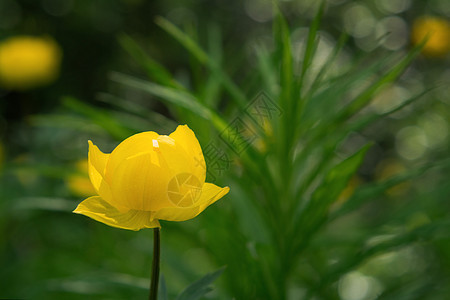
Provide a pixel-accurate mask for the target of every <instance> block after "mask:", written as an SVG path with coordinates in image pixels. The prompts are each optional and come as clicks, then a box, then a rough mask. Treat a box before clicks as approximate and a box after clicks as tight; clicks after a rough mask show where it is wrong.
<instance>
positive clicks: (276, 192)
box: [0, 1, 450, 300]
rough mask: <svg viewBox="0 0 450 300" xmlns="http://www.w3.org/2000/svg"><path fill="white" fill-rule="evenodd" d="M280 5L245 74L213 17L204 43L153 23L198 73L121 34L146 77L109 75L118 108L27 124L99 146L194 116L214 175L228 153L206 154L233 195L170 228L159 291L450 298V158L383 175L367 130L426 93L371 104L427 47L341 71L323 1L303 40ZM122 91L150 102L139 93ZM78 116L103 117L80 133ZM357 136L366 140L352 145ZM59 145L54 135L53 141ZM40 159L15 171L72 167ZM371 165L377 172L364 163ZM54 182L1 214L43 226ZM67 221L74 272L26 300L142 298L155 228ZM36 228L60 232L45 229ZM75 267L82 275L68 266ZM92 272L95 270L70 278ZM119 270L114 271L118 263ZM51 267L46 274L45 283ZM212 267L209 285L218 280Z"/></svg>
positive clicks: (52, 204)
mask: <svg viewBox="0 0 450 300" xmlns="http://www.w3.org/2000/svg"><path fill="white" fill-rule="evenodd" d="M274 10H275V16H274V21H273V29H272V30H273V40H271V41H270V43H268V45H269V46H267V45H262V44H258V46H255V51H254V52H252V54H254V57H252V59H253V62H254V65H253V67H252V68H251V69H250V70H249V68H250V67H249V66H248V65H247V64H246V65H244V66H242V67H241V68H240V69H238V70H233V68H232V67H230V64H229V62H228V60H230V61H231V60H232V59H231V58H229V57H227V56H226V53H222V52H223V47H222V44H223V41H222V40H221V34H220V31H219V29H218V28H217V27H215V26H211V27H209V28H208V29H207V31H208V33H207V36H208V37H209V39H208V43H207V45H208V46H207V47H203V46H202V45H203V43H201V42H200V41H199V40H198V38H197V36H196V35H195V34H194V35H190V34H188V33H186V32H185V31H183V30H182V29H181V28H180V27H179V26H177V25H175V24H173V23H172V22H170V21H169V20H168V19H165V18H162V17H159V18H157V19H156V23H157V24H158V25H159V26H160V27H161V29H163V30H164V31H165V32H166V33H167V34H168V35H170V36H172V37H173V38H174V39H175V40H176V41H177V42H178V43H179V44H180V45H181V46H182V47H183V48H184V49H185V50H186V53H187V54H188V55H189V56H190V59H191V61H190V63H191V65H190V67H191V68H190V70H191V71H190V73H189V80H185V79H183V78H181V79H180V77H177V76H175V75H173V74H174V72H173V71H172V70H171V69H170V68H166V67H165V66H164V65H163V64H160V63H159V62H158V60H157V59H156V58H154V57H152V56H151V53H149V52H148V51H146V50H144V49H143V47H142V46H141V45H140V44H139V43H137V42H136V41H135V40H134V39H133V38H132V37H131V36H129V35H126V34H121V35H119V38H118V39H119V43H120V44H121V46H122V47H123V48H124V50H125V51H126V52H127V53H128V55H129V56H130V58H131V59H133V60H134V61H135V63H137V64H138V65H139V66H140V67H141V69H142V71H143V74H145V76H147V77H146V78H145V79H143V78H140V77H139V76H138V75H133V76H132V75H126V74H123V73H118V72H114V73H112V74H111V76H110V78H111V79H112V81H113V83H114V87H115V91H114V92H113V93H112V94H101V95H100V99H101V100H102V101H103V104H104V103H106V104H108V105H109V106H107V107H103V108H99V107H96V106H94V105H90V104H86V103H84V102H82V101H80V100H77V99H75V98H73V97H67V98H64V99H63V109H62V110H61V111H59V112H57V113H55V114H52V115H40V116H34V117H33V118H31V121H32V123H33V124H34V125H35V126H36V127H37V128H39V129H40V130H42V132H43V133H42V134H43V135H44V138H43V139H46V140H51V139H50V138H49V137H48V136H47V135H45V134H50V133H47V131H46V130H48V129H49V128H53V129H54V128H57V129H58V130H61V132H65V134H66V135H67V132H69V133H73V132H74V131H78V134H79V136H81V137H83V138H84V137H86V139H85V140H87V139H88V138H89V139H94V137H98V138H99V139H103V141H104V144H106V145H109V144H111V143H112V141H111V139H112V140H115V141H118V140H121V139H123V138H125V137H127V136H129V135H131V134H132V133H134V132H137V131H143V130H155V131H158V132H160V131H161V130H163V131H166V132H169V131H170V129H173V128H174V127H175V124H176V123H186V124H188V125H189V126H190V127H191V128H192V129H193V130H194V132H195V133H196V135H197V137H198V138H199V140H200V141H201V144H202V147H203V149H204V151H205V149H206V148H207V146H211V145H212V146H214V147H216V148H218V149H219V150H220V152H221V153H220V155H222V156H221V157H222V158H223V161H222V163H227V164H226V165H227V166H228V167H227V169H226V170H219V171H218V170H217V169H215V166H216V164H217V163H220V161H217V160H213V159H212V158H211V157H208V155H210V154H207V153H206V151H205V157H206V162H207V164H208V170H209V171H210V173H208V180H209V181H216V182H217V183H218V184H223V185H228V186H230V188H231V191H230V194H229V195H228V196H227V197H226V198H225V199H223V200H221V201H219V202H218V203H217V204H216V205H214V206H213V207H211V208H209V209H208V210H206V211H205V212H204V213H203V214H202V215H200V216H199V217H198V218H197V219H196V220H192V221H189V222H184V223H180V224H172V223H169V222H167V223H163V224H162V226H163V228H164V230H163V237H162V245H163V249H162V272H163V273H164V274H165V277H164V278H166V281H165V280H163V281H162V286H161V294H160V298H161V300H166V299H172V298H173V299H178V300H182V299H183V300H184V299H205V298H211V297H214V298H217V299H230V298H233V299H274V300H277V299H279V300H284V299H341V298H344V299H348V297H347V298H345V297H344V296H342V295H345V294H346V293H350V292H352V291H353V292H355V291H356V292H358V291H359V292H360V293H362V292H364V291H361V289H358V281H357V280H362V281H363V282H364V284H366V285H367V288H366V290H365V293H366V294H365V295H363V296H361V297H360V298H359V299H375V298H377V297H378V298H379V299H424V298H426V299H445V297H446V295H448V293H449V292H450V291H449V288H448V287H449V286H450V272H449V270H450V257H449V255H448V249H449V247H450V241H449V237H448V234H446V233H448V230H449V229H450V222H449V220H450V215H449V211H450V210H449V209H448V208H449V207H448V203H447V202H448V201H447V200H448V196H449V192H450V190H449V187H448V184H447V181H448V172H449V167H450V162H449V160H448V153H447V152H445V151H441V152H437V153H436V154H435V155H436V159H433V160H432V161H426V160H424V161H423V162H421V163H418V164H417V165H413V166H411V167H410V168H408V169H407V170H404V171H403V172H401V173H397V174H395V175H392V176H388V177H387V178H386V177H385V178H377V176H376V175H375V173H376V172H375V170H374V169H375V167H374V161H376V160H377V159H380V158H379V157H376V154H375V152H376V151H377V150H376V149H373V148H377V147H378V148H379V147H380V146H379V145H377V141H373V140H374V139H376V134H373V133H371V132H370V129H371V128H377V126H379V124H380V122H387V121H386V118H388V117H390V116H392V115H395V114H396V113H398V112H405V108H410V107H413V108H414V105H418V103H420V101H421V99H423V98H424V97H425V96H426V95H428V94H427V93H430V90H426V91H424V92H418V93H417V94H414V95H411V96H409V97H407V99H406V100H404V101H403V102H401V103H399V104H398V105H394V106H391V107H390V108H389V109H388V110H386V111H383V112H381V113H380V112H376V111H374V110H373V109H371V105H372V104H371V101H373V100H374V98H376V97H377V96H379V95H380V93H381V92H382V91H383V89H384V88H386V87H388V86H389V85H391V84H393V83H395V82H396V80H398V79H399V78H400V77H401V76H402V74H403V73H404V72H405V70H406V69H407V68H408V66H409V65H410V64H411V62H412V61H413V60H414V59H415V58H416V57H417V55H418V54H419V52H420V49H421V46H419V47H416V48H414V49H412V50H411V51H410V52H408V53H406V54H405V53H397V52H396V53H393V54H390V55H385V56H383V57H378V56H377V57H374V56H373V55H375V54H369V55H368V57H365V58H364V59H363V60H356V59H353V58H352V61H351V63H354V65H352V66H350V65H349V63H348V62H345V65H342V64H343V63H342V61H341V59H340V58H341V54H342V52H343V51H344V49H345V47H346V41H347V36H346V35H345V34H343V35H342V36H341V38H340V40H339V41H337V42H336V43H335V45H334V47H333V49H332V50H331V52H330V53H329V55H328V57H326V59H325V60H324V63H323V64H322V65H320V64H319V62H318V60H319V54H318V48H319V43H320V39H321V34H320V28H321V21H322V18H323V14H324V10H325V1H322V2H321V4H320V5H319V7H318V10H317V13H316V15H315V17H314V18H313V20H312V23H311V25H310V26H309V28H308V34H307V35H306V36H305V39H304V42H303V44H302V46H301V47H300V48H299V46H298V45H297V44H295V43H294V42H293V41H292V32H291V26H289V25H288V20H286V19H285V17H284V16H283V14H282V13H281V12H280V9H279V8H278V7H275V8H274ZM299 53H300V55H299ZM244 69H245V70H244ZM235 78H238V79H235ZM235 80H236V81H235ZM237 80H239V81H237ZM236 82H239V83H236ZM260 92H262V93H260ZM128 95H133V96H136V97H137V98H139V99H145V101H143V102H139V101H131V100H130V99H127V97H128ZM255 95H258V96H257V97H255ZM260 97H262V98H260ZM261 99H262V100H261ZM157 101H161V102H162V103H164V104H165V105H166V106H167V108H168V109H169V112H168V113H167V115H170V117H173V118H174V119H176V120H177V121H176V122H174V121H172V120H171V119H170V118H169V117H167V116H164V115H163V114H159V113H157V112H155V111H154V109H153V106H152V105H154V104H155V103H156V102H157ZM258 101H262V102H258ZM263 104H265V105H268V106H266V107H265V108H263ZM264 109H265V110H264ZM411 111H412V112H414V109H411ZM255 112H256V113H255ZM257 113H262V115H260V114H257ZM261 116H263V117H264V118H260V117H261ZM83 123H89V124H90V125H92V124H95V125H96V126H88V127H81V126H80V124H83ZM237 124H240V126H241V127H236V125H237ZM375 130H376V129H375ZM354 135H357V136H358V137H359V139H357V140H356V142H355V141H354V140H353V139H352V136H354ZM93 136H94V137H93ZM54 139H56V142H57V144H58V145H59V144H60V142H61V140H59V137H58V136H56V137H54ZM108 143H109V144H108ZM372 151H373V152H372ZM45 163H46V162H45V161H44V162H39V163H36V161H33V160H32V161H31V162H27V163H22V164H19V166H17V165H12V166H10V169H8V172H11V174H12V173H14V172H17V171H20V170H22V171H24V170H25V171H26V172H29V173H32V174H34V175H36V173H37V174H40V175H46V176H48V177H58V175H59V176H60V177H68V176H69V173H70V172H67V170H66V171H61V169H64V163H61V166H55V165H52V166H51V167H48V165H47V168H46V167H45ZM48 164H49V165H50V164H51V163H48ZM30 166H31V167H30ZM362 168H363V169H364V168H365V169H367V168H369V169H370V171H369V172H365V173H364V172H363V171H361V169H362ZM32 170H34V172H33V171H32ZM66 173H67V174H66ZM28 175H29V174H28ZM14 178H15V177H14V176H11V177H10V178H9V179H8V180H9V181H12V184H13V185H14V186H15V187H17V189H18V188H19V187H21V186H22V185H21V183H20V179H14ZM355 178H360V179H361V178H362V179H361V180H360V181H362V183H359V184H357V185H356V186H355V184H354V183H353V180H354V179H355ZM62 181H63V179H61V178H60V181H59V182H58V184H59V185H61V184H62ZM36 185H39V184H38V183H36ZM53 189H54V190H56V192H55V193H53V194H52V195H51V196H52V197H37V196H35V195H33V194H31V195H25V196H24V195H21V196H22V197H19V201H17V202H15V203H10V202H8V204H2V205H5V207H7V208H8V209H7V210H6V209H5V210H3V211H8V212H13V213H14V214H17V215H18V216H19V217H22V218H25V219H26V217H24V216H23V215H24V214H26V213H25V212H31V213H33V214H34V213H35V214H36V215H37V216H35V217H34V218H35V219H33V220H37V221H42V220H45V219H47V218H51V217H52V215H51V214H53V213H56V212H60V213H61V212H69V211H70V210H71V209H70V208H69V207H70V203H71V202H70V200H65V199H64V197H68V196H67V194H62V195H59V194H58V191H59V190H58V189H57V188H56V187H53ZM349 189H350V190H351V191H350V192H349V191H348V190H349ZM396 189H397V190H396ZM399 190H400V191H401V192H398V191H399ZM32 191H33V193H35V192H36V190H32ZM0 193H1V192H0ZM3 193H5V192H3ZM30 193H31V192H30ZM8 196H10V195H8ZM13 198H14V197H12V198H11V199H13ZM73 206H75V202H73ZM3 214H6V213H3ZM58 224H59V223H58ZM61 224H63V225H62V228H63V229H64V230H67V231H72V230H74V231H75V236H74V239H76V240H77V242H76V243H71V242H70V241H67V240H64V241H63V245H62V247H63V250H66V251H67V252H68V253H70V254H67V256H68V257H69V259H67V260H66V265H67V266H66V267H61V266H59V265H58V263H57V262H53V263H54V264H55V266H54V270H57V273H58V274H60V276H59V278H56V279H55V278H52V279H51V280H50V279H48V280H47V279H46V281H45V284H44V285H43V284H42V283H37V284H36V287H34V286H33V288H32V291H31V292H28V293H25V294H24V295H32V296H35V295H36V296H37V297H38V298H39V297H40V298H42V297H43V295H45V293H49V290H51V292H50V294H51V297H50V298H52V297H53V298H54V299H58V297H66V296H73V298H76V297H75V296H74V295H80V294H83V293H84V294H86V295H89V296H91V297H94V296H95V297H97V298H99V299H107V298H108V297H113V295H114V296H115V295H124V297H143V296H142V295H144V294H146V286H145V280H144V278H145V277H146V276H148V274H149V270H148V268H147V267H149V266H150V263H149V259H150V257H151V256H150V253H149V252H150V250H149V249H151V244H150V243H151V242H149V241H150V240H151V239H150V238H149V236H147V235H148V234H147V233H145V232H144V233H141V232H139V233H134V232H133V233H128V232H125V233H123V232H118V231H117V230H114V229H110V228H103V225H102V224H91V223H90V222H89V221H88V220H82V219H80V218H77V217H76V216H70V215H68V214H66V215H64V220H63V221H62V223H61ZM29 226H30V225H29ZM22 230H23V229H22ZM21 232H22V231H20V230H19V231H18V233H21ZM41 234H42V235H43V236H44V238H46V239H49V240H51V241H53V242H55V241H54V240H53V239H56V238H55V237H52V236H51V235H50V233H48V232H44V233H41ZM11 235H12V234H11ZM47 235H50V236H47ZM55 235H56V236H57V237H60V236H63V234H62V233H57V234H55ZM136 236H137V237H136ZM9 237H10V236H9ZM118 240H120V241H121V242H120V245H117V244H116V241H118ZM78 243H84V244H86V243H87V244H88V245H89V247H88V248H89V251H88V252H87V256H86V257H78V256H79V253H77V251H80V252H81V251H82V250H85V249H84V246H83V247H82V246H80V245H78ZM73 244H75V245H78V246H77V247H75V248H74V249H75V250H73V249H72V250H71V249H70V248H71V246H73ZM84 244H83V245H84ZM41 247H44V246H43V245H41ZM38 248H39V247H38ZM39 249H41V248H39ZM95 249H97V250H95ZM98 249H100V250H98ZM130 249H131V250H130ZM41 251H43V250H42V249H41ZM13 252H14V251H12V250H11V251H10V252H8V253H9V255H13V254H11V253H13ZM111 253H112V254H111ZM130 253H133V254H131V255H130ZM77 255H78V256H77ZM130 256H132V257H130ZM76 257H77V258H76ZM60 259H61V261H63V260H64V259H63V258H60ZM99 261H100V263H99ZM144 263H145V266H146V267H145V268H144V267H142V265H144ZM71 264H73V265H74V266H76V268H78V272H79V273H78V272H76V271H77V270H74V271H73V272H68V271H66V269H67V268H69V269H70V266H71ZM219 266H226V269H219V270H217V271H215V272H213V273H209V274H207V275H206V276H204V277H203V278H201V279H200V280H198V281H195V282H194V283H193V284H191V285H189V287H188V288H186V289H185V290H184V291H183V292H182V293H181V294H179V293H178V292H179V291H180V290H182V289H183V288H184V287H185V286H187V285H188V283H189V282H192V281H194V280H195V279H196V278H198V277H200V274H204V273H206V272H208V271H210V270H212V269H216V268H217V267H219ZM13 267H23V266H20V265H19V266H13ZM13 267H10V268H13ZM97 268H99V269H100V271H99V274H97V273H95V274H92V273H89V276H82V277H83V278H79V277H77V276H75V275H74V274H81V272H89V271H88V270H96V269H97ZM116 268H117V269H119V270H120V271H117V272H120V273H117V274H116V273H112V271H111V270H115V269H116ZM92 272H94V271H92ZM222 272H223V274H222ZM221 274H222V275H221ZM100 275H101V276H100ZM23 276H25V275H23ZM51 276H52V273H51V272H50V271H49V274H46V277H45V278H51ZM219 276H221V277H220V280H219V281H218V282H217V284H216V286H217V290H214V291H213V292H212V293H214V294H212V293H210V292H211V288H210V285H211V284H212V283H213V281H214V280H215V279H217V278H218V277H219ZM352 276H353V277H352ZM95 278H100V279H95ZM23 280H26V279H23ZM352 280H353V281H352ZM355 280H356V281H355ZM166 282H167V288H166V286H165V284H166ZM360 282H361V281H360ZM116 283H120V284H119V285H116ZM46 284H47V285H48V286H47V285H46ZM42 286H46V287H44V288H42ZM52 289H53V290H52ZM349 291H350V292H349ZM177 294H179V295H178V297H176V298H175V295H177ZM211 294H212V295H213V296H211ZM0 296H2V295H1V294H0Z"/></svg>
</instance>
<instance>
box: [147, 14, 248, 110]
mask: <svg viewBox="0 0 450 300" xmlns="http://www.w3.org/2000/svg"><path fill="white" fill-rule="evenodd" d="M155 21H156V24H158V25H159V26H160V27H161V28H162V29H164V30H165V31H166V32H168V33H169V34H170V35H172V36H173V37H174V38H175V39H176V40H177V41H178V42H179V43H180V44H181V45H182V46H184V47H185V48H186V49H187V50H188V51H189V52H190V53H191V54H192V55H193V56H194V57H195V58H196V59H197V60H198V61H199V62H200V63H202V64H203V65H205V66H207V67H208V68H209V69H210V70H211V71H212V72H213V73H214V76H216V77H217V78H218V79H219V80H220V81H221V82H222V84H223V86H224V88H225V89H226V90H227V91H228V92H229V94H230V95H231V96H232V100H233V101H235V103H236V104H237V105H238V106H239V107H240V108H241V109H245V107H246V105H247V99H246V97H245V95H244V94H243V92H242V91H241V90H240V89H239V87H238V86H237V85H236V84H235V83H234V82H233V81H232V80H231V78H230V77H229V76H228V75H227V74H226V73H225V72H223V70H222V69H221V68H220V66H219V65H218V64H217V62H216V61H215V60H214V59H213V58H211V57H210V56H208V54H207V53H206V52H205V51H204V50H203V49H202V48H201V47H200V46H199V45H198V44H197V43H196V42H195V41H194V40H193V39H192V38H191V37H189V36H188V35H187V34H186V33H184V32H183V31H181V30H180V29H179V28H178V27H177V26H175V25H174V24H173V23H171V22H170V21H169V20H167V19H165V18H163V17H157V18H156V20H155Z"/></svg>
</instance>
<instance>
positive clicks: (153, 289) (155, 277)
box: [148, 227, 161, 300]
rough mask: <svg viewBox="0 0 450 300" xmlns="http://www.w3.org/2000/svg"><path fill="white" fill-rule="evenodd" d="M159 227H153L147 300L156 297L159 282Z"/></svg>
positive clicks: (152, 299) (155, 299)
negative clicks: (150, 273)
mask: <svg viewBox="0 0 450 300" xmlns="http://www.w3.org/2000/svg"><path fill="white" fill-rule="evenodd" d="M160 244H161V237H160V228H159V227H156V228H153V262H152V278H151V282H150V295H149V297H148V299H149V300H157V299H158V283H159V261H160V259H159V257H160V250H161V246H160Z"/></svg>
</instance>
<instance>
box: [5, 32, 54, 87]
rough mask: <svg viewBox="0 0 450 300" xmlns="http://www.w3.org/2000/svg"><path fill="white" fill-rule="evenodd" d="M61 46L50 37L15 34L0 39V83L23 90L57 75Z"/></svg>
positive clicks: (46, 81) (39, 84) (50, 79)
mask: <svg viewBox="0 0 450 300" xmlns="http://www.w3.org/2000/svg"><path fill="white" fill-rule="evenodd" d="M60 62H61V50H60V48H59V46H58V45H57V44H56V43H55V42H54V41H53V40H52V39H51V38H39V37H31V36H16V37H12V38H9V39H7V40H5V41H3V42H2V43H0V84H1V85H2V86H3V87H5V88H8V89H17V90H24V89H29V88H33V87H36V86H41V85H45V84H48V83H50V82H52V81H53V80H54V79H56V77H57V76H58V72H59V66H60Z"/></svg>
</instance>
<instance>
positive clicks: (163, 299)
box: [158, 274, 169, 300]
mask: <svg viewBox="0 0 450 300" xmlns="http://www.w3.org/2000/svg"><path fill="white" fill-rule="evenodd" d="M158 300H169V297H168V296H167V286H166V280H165V279H164V276H163V275H162V274H161V277H160V280H159V292H158Z"/></svg>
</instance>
